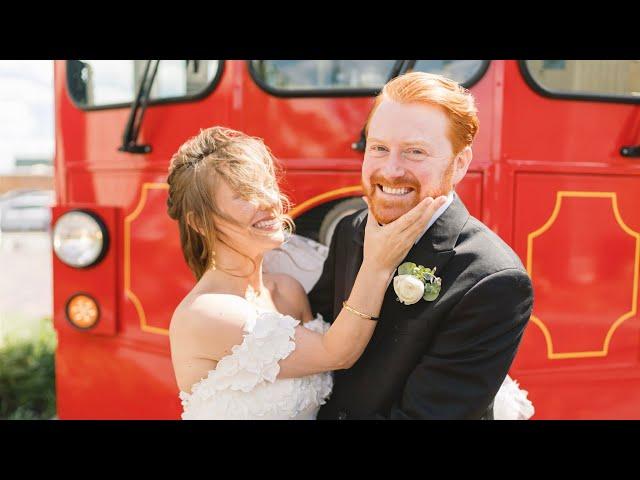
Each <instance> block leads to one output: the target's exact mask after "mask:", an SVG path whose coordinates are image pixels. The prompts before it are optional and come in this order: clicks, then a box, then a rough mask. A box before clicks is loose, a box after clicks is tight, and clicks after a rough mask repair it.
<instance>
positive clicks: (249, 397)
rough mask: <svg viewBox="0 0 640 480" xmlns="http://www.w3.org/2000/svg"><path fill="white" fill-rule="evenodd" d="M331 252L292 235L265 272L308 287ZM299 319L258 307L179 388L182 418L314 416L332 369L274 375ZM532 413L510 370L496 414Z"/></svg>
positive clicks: (315, 326)
mask: <svg viewBox="0 0 640 480" xmlns="http://www.w3.org/2000/svg"><path fill="white" fill-rule="evenodd" d="M285 252H286V253H285ZM327 253H328V248H327V247H326V246H324V245H322V244H320V243H318V242H314V241H313V240H310V239H308V238H306V237H301V236H299V235H293V236H292V237H291V238H290V239H289V240H288V242H287V243H286V244H284V245H283V246H282V247H281V250H280V251H278V250H274V251H272V252H269V253H268V254H267V255H266V256H265V259H264V263H263V267H264V271H265V272H267V273H276V272H277V273H286V274H288V275H291V276H292V277H294V278H296V279H297V280H298V281H299V282H300V283H301V284H302V285H303V287H304V288H305V290H306V291H307V292H309V291H310V290H311V288H312V287H313V286H314V285H315V283H316V282H317V281H318V279H319V278H320V274H321V273H322V267H323V264H324V259H325V258H326V256H327ZM299 324H300V322H299V321H298V320H296V319H294V318H292V317H290V316H288V315H282V314H280V313H277V312H271V311H265V310H258V315H257V316H256V318H255V320H248V321H247V322H246V323H245V325H244V332H245V334H244V339H243V341H242V343H241V344H240V345H235V346H234V347H233V348H232V351H231V354H230V355H227V356H226V357H223V358H222V359H220V361H219V362H218V364H217V365H216V368H215V369H213V370H211V371H210V372H209V373H208V375H207V377H205V378H203V379H202V380H201V381H199V382H198V383H196V384H194V385H193V387H192V389H191V393H190V394H189V393H186V392H180V399H181V401H182V407H183V413H182V419H183V420H196V419H204V420H216V419H218V420H236V419H238V420H239V419H253V420H260V419H262V420H313V419H315V418H316V416H317V414H318V410H319V409H320V406H321V405H323V404H324V403H325V402H326V400H327V398H328V397H329V395H330V394H331V389H332V387H333V379H332V376H331V373H329V372H326V373H320V374H315V375H309V376H306V377H301V378H287V379H279V378H276V377H277V376H278V372H279V371H280V366H279V364H278V362H279V361H280V360H282V359H284V358H286V357H287V356H288V355H289V354H290V353H291V352H292V351H293V350H294V349H295V327H296V326H297V325H299ZM303 325H304V326H305V327H306V328H308V329H310V330H313V331H315V332H319V333H325V332H326V331H327V330H328V329H329V326H330V325H329V323H327V322H325V321H324V320H323V318H322V316H321V315H319V314H318V315H317V316H316V318H315V319H314V320H312V321H310V322H306V323H304V324H303ZM533 414H534V408H533V405H532V404H531V402H530V401H529V399H528V398H527V391H526V390H522V389H520V388H519V386H518V383H517V382H515V381H514V380H512V379H511V377H509V376H508V375H507V377H506V378H505V380H504V382H503V384H502V386H501V387H500V389H499V390H498V393H497V394H496V397H495V401H494V418H495V419H496V420H527V419H529V418H531V416H533Z"/></svg>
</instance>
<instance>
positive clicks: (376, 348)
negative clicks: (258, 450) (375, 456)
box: [309, 195, 533, 419]
mask: <svg viewBox="0 0 640 480" xmlns="http://www.w3.org/2000/svg"><path fill="white" fill-rule="evenodd" d="M366 215H367V211H366V210H362V211H360V212H356V213H355V214H352V215H350V216H348V217H346V218H344V219H343V220H342V221H341V222H340V223H339V224H338V226H337V227H336V231H335V234H334V236H333V239H332V242H331V246H330V250H329V255H328V257H327V259H326V261H325V264H324V269H323V272H322V276H321V277H320V280H319V281H318V283H317V284H316V285H315V287H314V288H313V290H312V291H311V292H310V293H309V299H310V301H311V306H312V309H313V311H314V312H317V313H321V314H322V315H323V317H324V318H325V319H326V320H328V321H332V319H334V318H336V317H337V315H338V313H339V312H340V310H341V309H342V302H343V300H346V299H347V298H348V297H349V294H350V293H351V288H352V287H353V283H354V280H355V277H356V275H357V272H358V270H359V268H360V265H361V263H362V247H363V239H364V227H365V225H366ZM404 261H408V262H414V263H416V264H420V265H424V266H425V267H430V268H433V267H436V268H437V270H436V275H437V276H439V277H441V278H442V288H441V291H440V295H439V296H438V298H436V300H434V301H432V302H427V301H424V300H420V301H419V302H418V303H415V304H413V305H404V304H402V303H400V302H399V301H397V300H396V298H397V296H396V294H395V292H394V290H393V282H392V283H391V284H390V285H389V288H388V289H387V291H386V294H385V297H384V302H383V304H382V310H381V312H380V320H379V321H378V326H377V328H376V331H375V333H374V335H373V337H372V339H371V341H370V343H369V345H368V346H367V348H366V349H365V351H364V353H363V355H362V356H361V357H360V359H359V360H358V361H357V362H356V364H355V365H354V366H353V367H352V368H350V369H348V370H339V371H336V372H334V387H333V392H332V394H331V397H330V399H329V401H328V402H327V403H326V404H325V405H324V406H323V407H322V408H321V409H320V412H319V415H318V418H319V419H363V418H374V419H487V418H493V416H492V413H493V409H492V407H493V398H494V397H495V395H496V393H497V391H498V389H499V387H500V385H501V383H502V381H503V380H504V378H505V376H506V374H507V372H508V370H509V367H510V366H511V363H512V361H513V359H514V356H515V354H516V351H517V349H518V346H519V344H520V340H521V338H522V334H523V332H524V329H525V326H526V325H527V322H528V320H529V316H530V314H531V310H532V307H533V290H532V286H531V281H530V279H529V276H528V274H527V272H526V270H525V269H524V267H523V266H522V262H521V261H520V259H519V258H518V256H517V255H516V254H515V253H514V252H513V250H512V249H511V248H510V247H509V246H508V245H507V244H506V243H505V242H503V241H502V240H501V239H500V237H498V236H497V235H496V234H495V233H493V232H492V231H491V230H490V229H489V228H488V227H487V226H486V225H484V224H483V223H482V222H480V221H479V220H477V219H476V218H474V217H472V216H470V215H469V212H468V211H467V209H466V207H465V206H464V204H463V203H462V201H461V200H460V199H459V198H458V196H457V195H456V196H455V198H454V200H453V202H452V203H451V205H450V206H449V207H448V208H447V209H446V210H445V211H444V213H443V214H442V215H441V216H440V217H439V218H438V219H437V220H436V222H435V223H434V224H433V225H432V226H431V227H430V228H429V229H428V230H427V232H426V233H425V235H424V236H423V237H422V238H421V239H420V241H419V242H418V243H417V244H416V245H415V246H414V247H413V248H412V249H411V250H410V251H409V253H408V254H407V257H406V258H405V260H404Z"/></svg>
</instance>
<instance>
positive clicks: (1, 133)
mask: <svg viewBox="0 0 640 480" xmlns="http://www.w3.org/2000/svg"><path fill="white" fill-rule="evenodd" d="M53 153H54V116H53V61H51V60H0V174H3V173H9V172H11V171H12V170H13V166H14V164H15V157H16V156H17V157H38V158H53Z"/></svg>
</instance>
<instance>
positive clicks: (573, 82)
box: [526, 60, 640, 98]
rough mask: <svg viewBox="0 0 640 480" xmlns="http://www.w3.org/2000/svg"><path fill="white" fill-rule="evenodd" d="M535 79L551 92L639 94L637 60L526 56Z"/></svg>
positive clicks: (611, 94)
mask: <svg viewBox="0 0 640 480" xmlns="http://www.w3.org/2000/svg"><path fill="white" fill-rule="evenodd" d="M526 65H527V69H528V70H529V73H530V74H531V76H532V77H533V79H534V81H535V82H536V83H538V84H539V85H541V86H542V87H543V88H545V89H547V90H550V91H552V92H554V93H568V94H578V95H596V96H611V97H633V98H639V97H640V60H527V62H526Z"/></svg>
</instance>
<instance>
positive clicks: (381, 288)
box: [278, 197, 445, 378]
mask: <svg viewBox="0 0 640 480" xmlns="http://www.w3.org/2000/svg"><path fill="white" fill-rule="evenodd" d="M444 200H445V197H439V198H438V199H437V200H436V201H432V200H431V199H430V198H426V199H424V200H423V201H422V202H420V204H418V205H417V206H416V207H414V208H413V209H412V210H411V211H409V212H408V213H406V214H405V215H403V216H402V217H400V218H399V219H397V220H395V221H394V222H392V223H390V224H387V225H385V226H379V225H378V224H377V222H376V221H375V219H374V218H373V215H372V214H371V212H370V211H369V215H368V217H367V226H366V229H365V243H364V251H363V261H362V265H361V266H360V270H359V271H358V275H357V276H356V280H355V283H354V285H353V289H352V290H351V294H350V295H349V298H348V300H347V304H349V305H350V306H351V307H352V308H353V309H355V310H357V311H359V312H361V313H365V314H367V315H370V316H372V317H377V316H378V315H379V314H380V309H381V308H382V302H383V300H384V295H385V292H386V290H387V287H388V285H389V281H390V279H391V276H392V275H393V273H394V271H395V269H396V268H397V266H398V264H399V263H400V262H401V261H402V259H404V258H405V256H406V255H407V253H408V252H409V250H410V249H411V247H412V246H413V244H414V243H415V241H416V239H417V237H418V235H419V234H420V233H421V232H422V231H424V228H425V226H426V225H427V223H428V222H429V220H430V219H431V217H432V216H433V214H434V213H435V211H436V210H437V209H438V208H439V207H440V206H441V205H442V204H443V203H444ZM375 327H376V321H375V320H368V319H364V318H362V317H360V316H359V315H357V314H355V313H353V312H351V311H349V310H348V309H346V308H343V309H342V310H341V311H340V313H339V314H338V316H337V317H336V319H335V320H334V322H333V324H332V325H331V328H330V329H329V330H328V331H327V333H325V334H324V335H321V334H318V333H315V332H313V331H310V330H308V329H307V328H305V327H302V326H298V327H297V328H296V331H295V343H296V348H295V350H294V351H293V352H292V353H291V354H290V355H289V356H288V357H287V358H285V359H284V360H282V361H281V362H280V373H279V375H278V377H279V378H289V377H301V376H306V375H310V374H313V373H318V372H325V371H330V370H340V369H345V368H350V367H351V366H352V365H353V364H354V363H355V362H356V361H357V360H358V359H359V358H360V356H361V355H362V352H363V351H364V349H365V348H366V346H367V344H368V343H369V340H370V339H371V336H372V335H373V331H374V330H375Z"/></svg>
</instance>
